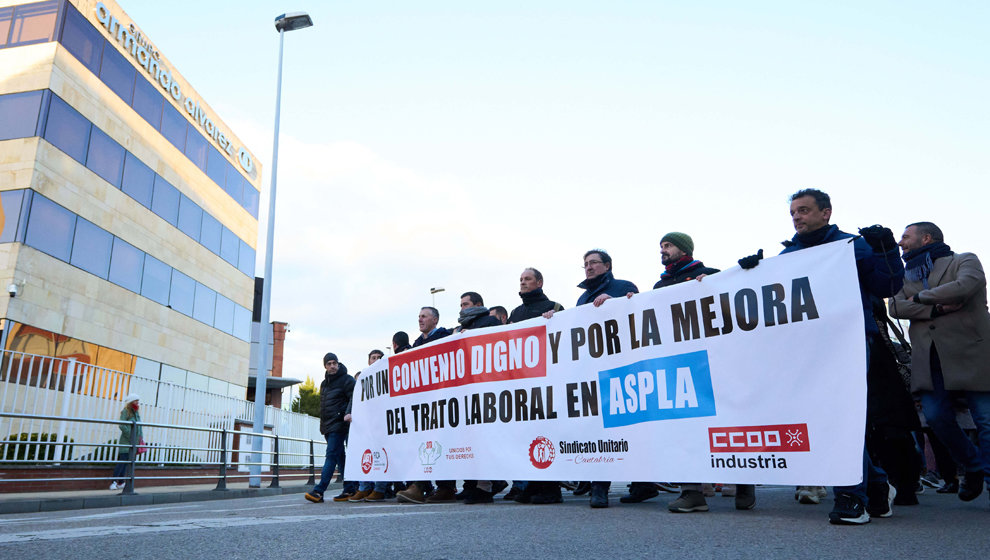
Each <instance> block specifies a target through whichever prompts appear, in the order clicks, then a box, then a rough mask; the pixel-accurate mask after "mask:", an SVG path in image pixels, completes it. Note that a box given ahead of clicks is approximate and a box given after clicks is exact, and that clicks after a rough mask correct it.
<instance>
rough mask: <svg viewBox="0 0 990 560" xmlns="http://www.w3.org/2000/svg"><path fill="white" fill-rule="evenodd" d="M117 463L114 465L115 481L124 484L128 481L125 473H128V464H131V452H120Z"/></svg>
mask: <svg viewBox="0 0 990 560" xmlns="http://www.w3.org/2000/svg"><path fill="white" fill-rule="evenodd" d="M117 460H118V461H120V463H117V464H116V465H114V467H113V481H114V482H116V483H117V484H124V483H126V482H127V480H126V479H125V475H126V474H127V466H128V465H130V464H131V454H130V453H118V454H117Z"/></svg>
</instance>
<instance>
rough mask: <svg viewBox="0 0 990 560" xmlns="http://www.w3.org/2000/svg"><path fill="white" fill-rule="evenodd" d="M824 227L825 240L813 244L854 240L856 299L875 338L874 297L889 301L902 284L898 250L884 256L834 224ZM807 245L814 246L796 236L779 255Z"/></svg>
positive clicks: (876, 332)
mask: <svg viewBox="0 0 990 560" xmlns="http://www.w3.org/2000/svg"><path fill="white" fill-rule="evenodd" d="M825 227H827V228H828V232H827V233H826V234H825V238H824V239H822V241H821V242H819V243H817V244H815V245H823V244H825V243H830V242H832V241H838V240H840V239H852V238H855V241H853V250H854V253H855V255H856V271H857V273H858V274H859V296H860V299H861V300H862V303H863V320H864V322H865V324H866V334H868V335H877V334H879V333H880V330H879V329H878V328H877V323H876V321H875V320H874V319H873V304H874V301H875V299H874V298H880V299H883V298H888V297H890V296H892V295H894V294H896V293H897V291H898V290H900V289H901V286H902V285H903V284H904V264H903V263H902V262H901V257H900V255H898V254H897V247H896V246H895V247H894V248H893V249H891V250H889V251H887V252H886V253H883V254H880V253H876V252H874V251H873V249H872V248H871V247H870V244H869V243H867V242H866V240H865V239H863V238H862V237H857V236H855V235H853V234H851V233H846V232H844V231H841V230H840V229H839V227H838V226H835V225H831V226H825ZM810 246H813V245H804V244H803V243H802V242H801V240H800V238H799V236H798V235H797V234H795V235H794V237H793V238H792V239H791V240H790V241H785V242H784V250H783V251H781V252H780V254H781V255H783V254H786V253H793V252H794V251H800V250H801V249H807V248H808V247H810Z"/></svg>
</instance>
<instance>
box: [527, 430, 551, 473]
mask: <svg viewBox="0 0 990 560" xmlns="http://www.w3.org/2000/svg"><path fill="white" fill-rule="evenodd" d="M554 457H556V452H555V451H554V449H553V442H551V441H550V440H548V439H547V438H545V437H543V436H539V437H537V438H536V439H534V440H533V442H532V443H530V444H529V462H530V463H532V464H533V466H534V467H536V468H538V469H545V468H547V467H549V466H550V465H551V464H552V463H553V459H554Z"/></svg>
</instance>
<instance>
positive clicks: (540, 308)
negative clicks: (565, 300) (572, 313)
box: [509, 288, 564, 323]
mask: <svg viewBox="0 0 990 560" xmlns="http://www.w3.org/2000/svg"><path fill="white" fill-rule="evenodd" d="M519 297H521V298H522V301H523V303H522V305H520V306H519V307H517V308H515V309H513V310H512V313H510V314H509V322H510V323H519V322H522V321H525V320H526V319H532V318H534V317H539V316H541V315H543V314H544V313H546V312H547V311H550V310H551V309H552V310H553V311H554V312H557V311H562V310H563V309H564V306H562V305H560V304H559V303H557V302H555V301H550V298H548V297H547V296H546V294H544V293H543V288H536V289H535V290H533V291H531V292H526V293H525V294H524V293H522V292H520V293H519Z"/></svg>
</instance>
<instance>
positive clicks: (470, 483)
mask: <svg viewBox="0 0 990 560" xmlns="http://www.w3.org/2000/svg"><path fill="white" fill-rule="evenodd" d="M477 487H478V481H477V480H465V481H464V486H462V487H461V491H460V492H458V493H457V494H454V499H455V500H463V499H465V498H467V496H468V495H469V494H470V493H471V490H474V489H475V488H477Z"/></svg>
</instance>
